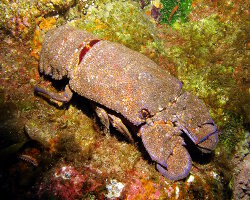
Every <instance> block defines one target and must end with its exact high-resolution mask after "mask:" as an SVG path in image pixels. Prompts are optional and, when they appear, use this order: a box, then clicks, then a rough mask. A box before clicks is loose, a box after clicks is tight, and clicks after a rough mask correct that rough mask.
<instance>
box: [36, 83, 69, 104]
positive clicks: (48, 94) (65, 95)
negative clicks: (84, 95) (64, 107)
mask: <svg viewBox="0 0 250 200" xmlns="http://www.w3.org/2000/svg"><path fill="white" fill-rule="evenodd" d="M34 91H35V92H36V93H38V94H40V95H42V96H44V97H46V98H50V99H52V100H55V101H57V102H62V103H67V102H69V101H70V99H71V98H72V96H73V92H72V91H71V90H70V88H69V86H68V85H66V87H65V90H64V92H63V93H62V94H57V93H53V92H49V91H48V90H46V89H44V88H40V87H38V86H36V87H35V88H34Z"/></svg>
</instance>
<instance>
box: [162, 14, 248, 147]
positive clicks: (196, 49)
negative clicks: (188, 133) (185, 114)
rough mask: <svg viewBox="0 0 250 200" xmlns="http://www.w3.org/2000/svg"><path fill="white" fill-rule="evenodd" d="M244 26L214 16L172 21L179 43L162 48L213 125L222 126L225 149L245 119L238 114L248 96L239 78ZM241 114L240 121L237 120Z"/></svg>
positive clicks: (242, 70)
mask: <svg viewBox="0 0 250 200" xmlns="http://www.w3.org/2000/svg"><path fill="white" fill-rule="evenodd" d="M246 26H247V25H246V24H239V23H237V22H234V21H231V22H228V23H224V22H223V21H221V20H220V17H218V16H217V15H211V16H209V17H207V18H204V19H201V20H199V21H190V22H187V23H184V24H180V23H175V24H174V25H173V29H174V31H175V34H176V35H178V40H179V41H180V44H178V45H173V46H171V47H167V48H166V49H165V50H166V56H167V57H168V58H169V60H170V62H173V63H174V65H175V66H176V67H177V72H178V73H177V74H178V78H179V79H180V80H181V81H183V82H184V89H186V90H189V91H192V92H193V93H194V94H196V95H197V96H198V97H200V98H201V99H203V100H204V101H205V103H206V104H207V105H209V109H210V114H211V116H212V118H214V119H215V124H216V125H217V126H218V127H219V128H221V129H224V131H223V132H224V133H223V135H222V137H221V142H222V143H224V144H226V145H229V148H228V150H229V149H231V150H233V147H234V146H235V144H236V143H237V142H236V141H239V138H241V136H242V131H241V129H242V125H243V121H246V120H245V119H246V118H247V116H246V115H245V116H244V113H242V109H244V105H246V104H247V99H248V98H249V94H248V90H247V88H246V85H245V83H244V81H243V79H248V78H244V77H245V76H246V74H247V70H246V67H247V65H245V64H244V63H246V60H247V54H248V53H247V45H246V41H247V33H248V31H247V28H246ZM239 66H240V67H239ZM232 113H235V114H232ZM241 117H243V121H242V120H237V119H240V118H241ZM231 128H232V129H231ZM230 132H231V133H230ZM224 134H225V135H224ZM237 138H238V139H237ZM224 139H225V140H224ZM229 140H230V141H229ZM231 150H230V151H231Z"/></svg>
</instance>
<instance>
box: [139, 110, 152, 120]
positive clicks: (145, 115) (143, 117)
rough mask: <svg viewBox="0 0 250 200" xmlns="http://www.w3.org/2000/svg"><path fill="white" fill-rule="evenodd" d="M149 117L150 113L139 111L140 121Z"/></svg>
mask: <svg viewBox="0 0 250 200" xmlns="http://www.w3.org/2000/svg"><path fill="white" fill-rule="evenodd" d="M149 115H150V113H149V112H148V110H147V109H145V108H144V109H142V110H141V118H142V119H146V118H148V117H149Z"/></svg>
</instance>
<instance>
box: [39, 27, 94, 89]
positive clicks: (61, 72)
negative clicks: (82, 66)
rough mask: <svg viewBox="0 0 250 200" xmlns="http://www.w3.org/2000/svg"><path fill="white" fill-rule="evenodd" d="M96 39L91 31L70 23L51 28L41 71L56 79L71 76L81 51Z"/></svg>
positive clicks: (45, 41) (44, 49) (42, 56)
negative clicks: (77, 27)
mask: <svg viewBox="0 0 250 200" xmlns="http://www.w3.org/2000/svg"><path fill="white" fill-rule="evenodd" d="M94 39H96V38H95V37H94V36H93V35H91V34H90V33H88V32H86V31H82V30H79V29H76V28H74V27H72V26H68V25H65V26H60V27H59V28H56V29H52V30H49V31H48V32H47V34H46V37H45V39H44V42H43V46H42V50H41V54H40V61H39V71H40V72H41V73H44V74H46V75H51V76H52V78H53V79H56V80H60V79H62V78H63V77H66V76H67V77H70V74H69V73H70V72H71V71H72V70H73V68H74V67H75V66H77V64H78V58H79V52H80V51H81V49H82V48H84V47H85V46H86V44H88V43H89V42H90V41H92V40H94ZM76 92H77V91H76Z"/></svg>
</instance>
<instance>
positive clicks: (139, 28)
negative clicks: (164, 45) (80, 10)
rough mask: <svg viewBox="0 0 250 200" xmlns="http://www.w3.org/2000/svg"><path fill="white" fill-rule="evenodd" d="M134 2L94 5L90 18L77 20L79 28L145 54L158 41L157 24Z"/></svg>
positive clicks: (76, 24)
mask: <svg viewBox="0 0 250 200" xmlns="http://www.w3.org/2000/svg"><path fill="white" fill-rule="evenodd" d="M140 9H141V8H140V5H139V4H138V3H136V2H133V1H111V2H108V3H100V4H99V5H98V7H97V6H95V5H93V6H90V7H89V8H88V10H87V14H86V16H85V17H84V18H83V19H82V20H81V19H79V20H76V21H73V22H72V24H74V25H75V26H77V27H79V28H82V29H84V30H87V31H89V32H91V33H93V34H96V35H97V36H99V37H100V38H103V39H107V40H110V41H115V42H119V43H122V44H124V45H125V46H127V47H129V48H131V49H133V50H136V51H139V52H141V51H142V50H143V48H145V46H147V45H149V44H150V43H155V42H157V37H156V32H155V28H154V26H155V25H154V23H152V22H151V21H150V20H149V19H148V17H147V16H146V15H145V14H144V13H143V12H142V11H141V10H140Z"/></svg>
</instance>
